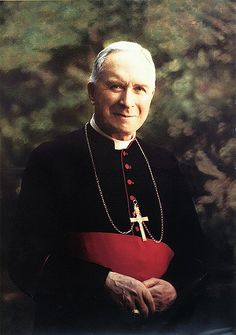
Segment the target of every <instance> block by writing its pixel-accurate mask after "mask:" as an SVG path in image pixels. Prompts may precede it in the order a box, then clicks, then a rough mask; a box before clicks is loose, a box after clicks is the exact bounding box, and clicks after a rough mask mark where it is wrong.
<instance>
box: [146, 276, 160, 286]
mask: <svg viewBox="0 0 236 335" xmlns="http://www.w3.org/2000/svg"><path fill="white" fill-rule="evenodd" d="M159 283H160V279H158V278H149V279H147V280H144V281H143V284H144V286H146V287H147V288H151V287H153V286H155V285H157V284H159Z"/></svg>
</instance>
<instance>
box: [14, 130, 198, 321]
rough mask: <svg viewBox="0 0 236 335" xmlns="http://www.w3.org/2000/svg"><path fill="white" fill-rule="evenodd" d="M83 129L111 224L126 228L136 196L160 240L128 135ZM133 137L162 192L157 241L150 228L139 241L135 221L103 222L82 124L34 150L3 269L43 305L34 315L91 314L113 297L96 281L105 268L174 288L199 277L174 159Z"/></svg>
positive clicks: (152, 194)
mask: <svg viewBox="0 0 236 335" xmlns="http://www.w3.org/2000/svg"><path fill="white" fill-rule="evenodd" d="M88 135H89V140H90V144H91V149H92V152H93V155H94V162H95V165H96V171H97V175H98V178H99V181H100V186H101V190H102V193H103V196H104V201H105V203H106V206H107V208H108V211H109V215H110V217H111V218H112V220H113V222H114V224H115V225H116V227H118V229H119V230H120V231H123V232H125V231H127V230H129V229H130V217H131V216H132V211H133V207H132V200H133V199H134V198H135V199H137V200H138V203H139V206H140V210H141V213H142V215H143V216H148V219H149V221H148V222H146V225H147V227H148V229H149V230H150V232H151V234H152V237H153V238H154V239H156V240H158V239H159V238H160V235H161V218H160V207H159V204H158V201H157V195H156V190H155V187H154V185H153V181H152V178H151V176H150V171H149V169H148V167H147V162H146V161H145V159H144V156H143V155H142V153H141V151H140V148H139V147H138V145H137V143H136V141H135V140H134V141H133V142H132V143H131V144H130V145H129V147H128V148H127V149H125V150H115V149H114V144H113V142H112V141H110V140H109V139H107V138H105V137H103V136H101V135H100V134H98V133H97V132H96V131H95V130H94V129H93V128H92V127H91V126H89V127H88ZM139 142H140V144H141V146H142V148H143V151H144V152H145V155H146V156H147V158H148V160H149V163H150V166H151V168H152V172H153V176H154V178H155V181H156V184H157V187H158V191H159V194H160V199H161V204H162V208H163V215H164V237H163V240H162V242H161V243H156V242H155V241H153V239H152V238H151V237H150V236H149V235H148V234H146V235H147V238H148V240H147V241H146V242H143V241H142V239H141V235H140V229H139V225H138V223H135V224H134V229H133V231H132V232H130V233H129V234H120V233H119V232H118V231H117V230H116V229H114V227H113V225H112V224H111V222H109V219H108V215H107V213H106V210H105V208H104V205H103V201H102V198H101V194H100V193H101V192H99V190H98V186H97V183H96V179H95V176H94V170H93V167H92V164H91V159H90V156H89V151H88V146H87V143H86V138H85V131H84V128H82V129H81V130H79V131H75V132H73V133H71V134H68V135H66V136H63V137H61V138H59V139H57V140H55V141H52V142H47V143H44V144H42V145H40V146H39V147H38V148H36V149H35V150H34V151H33V152H32V154H31V156H30V159H29V162H28V165H27V167H26V169H25V172H24V176H23V182H22V188H21V192H20V196H19V201H18V208H17V215H16V221H15V224H16V227H15V238H14V241H13V243H12V245H11V254H12V259H13V258H14V262H13V261H11V262H10V266H9V271H10V274H11V275H12V278H13V279H14V280H15V282H16V283H17V285H18V286H19V287H20V288H22V289H23V290H24V291H26V292H29V293H30V294H31V295H33V296H34V299H35V301H36V302H37V303H38V305H39V306H41V307H40V313H41V319H40V322H41V323H47V322H49V319H50V322H51V323H52V324H53V322H57V323H58V322H59V321H60V322H61V321H62V320H65V319H66V320H67V321H66V322H67V323H68V325H69V324H70V325H72V324H73V323H74V322H75V320H76V322H78V320H79V319H80V317H81V318H84V317H85V316H86V315H89V316H90V317H91V314H93V311H94V310H95V311H96V313H97V312H98V310H99V312H100V313H102V312H101V311H103V310H104V311H105V310H106V312H104V313H103V317H104V316H106V313H107V311H108V310H109V311H110V310H111V309H112V308H113V307H114V306H113V307H111V306H112V302H111V300H110V297H108V296H107V292H106V291H105V289H104V282H105V279H106V276H107V274H108V272H109V271H111V270H112V271H115V272H120V273H123V274H126V275H130V276H133V277H135V278H137V279H139V280H145V279H148V278H150V277H158V278H163V279H166V280H168V281H170V282H171V283H172V284H173V285H174V286H175V287H176V289H177V292H178V293H179V295H180V294H181V291H183V290H184V289H185V288H186V287H188V286H191V283H192V282H194V281H195V280H196V278H199V277H201V275H202V269H201V266H200V264H201V261H202V250H201V244H202V233H201V229H200V226H199V223H198V219H197V215H196V212H195V208H194V205H193V202H192V199H191V196H190V195H189V193H188V190H187V188H186V185H185V182H184V179H183V176H182V175H181V173H180V170H179V167H178V163H177V161H176V159H175V158H174V157H173V156H172V155H170V154H169V153H168V152H166V151H165V150H164V149H161V148H159V147H156V146H153V145H150V144H147V143H145V142H143V141H142V140H139ZM199 269H200V270H199ZM114 308H116V307H114ZM116 313H117V311H116ZM49 315H50V316H49ZM53 320H54V321H53ZM50 322H49V323H50Z"/></svg>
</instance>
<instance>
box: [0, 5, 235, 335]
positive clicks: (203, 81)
mask: <svg viewBox="0 0 236 335" xmlns="http://www.w3.org/2000/svg"><path fill="white" fill-rule="evenodd" d="M235 12H236V6H235V1H230V0H226V1H221V0H208V1H207V2H206V1H203V0H199V1H194V0H179V1H178V0H166V1H164V0H163V1H161V0H159V1H158V0H156V1H154V0H119V1H118V0H116V1H109V0H79V1H2V2H0V31H1V36H0V55H1V62H0V94H1V105H0V111H1V119H0V127H1V219H2V220H1V301H2V303H1V316H2V320H3V322H1V331H2V334H4V335H10V334H24V335H28V334H30V331H31V326H32V319H33V308H34V306H33V303H32V301H31V300H30V299H29V298H28V297H27V296H25V295H24V294H23V293H21V292H20V291H19V290H18V289H17V288H16V287H15V285H14V283H12V281H11V280H10V278H9V277H8V273H7V269H6V260H5V259H6V245H7V239H8V237H9V235H10V234H11V231H12V229H14V224H13V220H12V218H13V216H14V211H15V206H16V199H17V194H18V192H19V188H20V182H21V176H22V172H23V169H24V167H25V164H26V161H27V158H28V155H29V153H30V151H31V150H32V149H33V148H34V147H36V146H37V145H39V144H40V143H42V142H43V141H45V140H49V139H52V138H54V137H55V136H57V135H60V134H63V133H66V132H69V131H72V130H74V129H77V128H79V127H80V126H82V125H83V124H84V123H85V122H86V121H87V120H88V119H89V118H90V116H91V113H92V109H91V106H90V103H89V100H88V97H87V91H86V84H87V80H88V77H89V74H90V71H91V66H92V62H93V60H94V57H95V55H96V54H97V53H98V51H100V50H101V49H102V48H103V47H105V46H106V45H108V44H109V43H111V42H115V41H118V40H129V41H136V42H139V43H141V44H142V45H143V46H144V47H147V48H148V49H149V50H150V51H151V53H152V55H153V59H154V62H155V64H156V68H157V73H158V81H157V94H156V96H155V98H154V101H153V103H152V108H151V112H150V115H149V118H148V120H147V122H146V124H145V125H144V126H143V128H142V131H141V132H140V134H139V136H145V137H146V138H148V139H149V140H150V141H155V142H157V143H159V144H160V145H162V146H164V147H166V148H167V149H169V150H171V151H172V152H173V153H174V154H175V155H176V156H177V158H178V160H179V161H180V163H181V166H182V168H183V171H184V172H185V174H186V176H187V178H188V182H189V185H190V188H191V191H192V194H193V198H194V200H195V204H196V208H197V211H198V214H199V218H200V222H201V225H202V228H203V230H204V232H205V234H206V237H207V239H208V241H209V250H211V252H210V253H209V260H208V261H209V267H210V282H209V285H208V288H207V295H206V297H205V302H204V304H205V305H204V308H201V309H200V310H199V311H198V312H196V315H194V316H193V320H192V321H191V323H189V324H184V323H183V324H182V325H181V326H180V328H179V329H178V330H176V334H177V333H178V334H185V333H186V334H190V333H196V334H198V333H199V334H200V333H201V334H208V333H209V332H210V331H211V330H212V329H213V330H215V329H218V330H217V334H231V331H232V334H233V329H235V328H234V325H233V319H234V315H233V314H234V310H235V309H236V308H235V305H234V304H235V285H234V280H235V266H234V265H235V256H236V247H235V241H236V232H235V212H236V181H235V168H236V166H235V164H236V160H235V153H236V138H235V133H236V123H235V77H236V76H235V71H236V68H235V59H236V58H235V56H236V55H235V53H236V52H235V50H236V48H235V43H236V38H235V33H236V29H235V28H236V20H235V18H236V16H235ZM190 329H191V332H190ZM207 332H208V333H207ZM209 334H210V333H209Z"/></svg>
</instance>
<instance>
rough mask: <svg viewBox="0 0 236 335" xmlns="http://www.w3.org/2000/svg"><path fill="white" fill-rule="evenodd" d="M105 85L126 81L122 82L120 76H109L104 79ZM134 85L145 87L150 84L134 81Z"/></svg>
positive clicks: (123, 83)
mask: <svg viewBox="0 0 236 335" xmlns="http://www.w3.org/2000/svg"><path fill="white" fill-rule="evenodd" d="M105 83H106V85H109V84H117V83H121V84H122V85H126V82H124V81H123V80H122V79H121V78H119V77H111V78H108V79H107V80H106V81H105ZM134 86H142V87H145V88H148V87H150V85H148V84H144V83H134Z"/></svg>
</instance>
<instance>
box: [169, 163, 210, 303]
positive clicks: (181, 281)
mask: <svg viewBox="0 0 236 335" xmlns="http://www.w3.org/2000/svg"><path fill="white" fill-rule="evenodd" d="M173 185H174V188H173V197H174V203H175V205H174V206H173V208H174V211H173V213H172V214H171V215H172V222H174V224H173V227H171V234H172V240H173V245H174V246H175V256H174V258H173V260H172V262H171V264H170V266H169V269H168V271H167V273H166V274H165V276H164V277H163V279H166V280H168V281H169V282H171V283H172V284H173V286H174V287H175V288H176V290H177V293H178V297H179V298H180V297H181V298H184V297H188V296H189V295H190V294H191V293H192V292H196V291H197V289H198V288H200V287H202V284H203V282H204V281H205V279H206V275H207V269H206V238H205V236H204V234H203V231H202V228H201V225H200V223H199V219H198V215H197V213H196V209H195V205H194V202H193V199H192V196H191V194H190V192H189V188H188V187H187V183H186V179H185V178H184V176H183V174H182V173H181V172H180V169H179V167H178V166H177V167H176V169H175V172H174V173H173Z"/></svg>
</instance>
